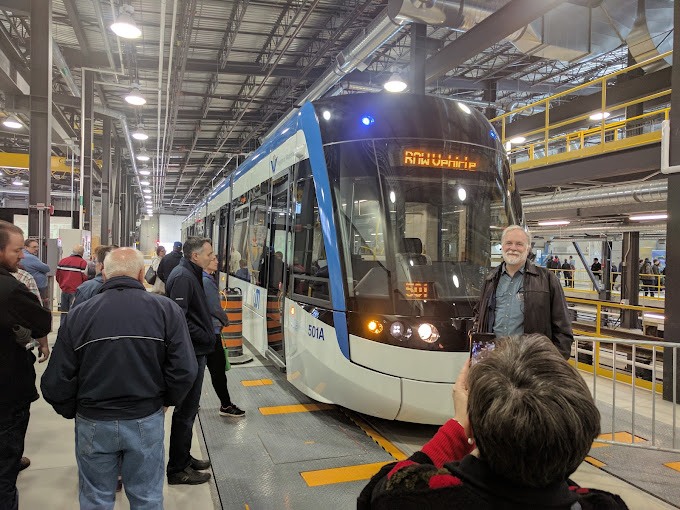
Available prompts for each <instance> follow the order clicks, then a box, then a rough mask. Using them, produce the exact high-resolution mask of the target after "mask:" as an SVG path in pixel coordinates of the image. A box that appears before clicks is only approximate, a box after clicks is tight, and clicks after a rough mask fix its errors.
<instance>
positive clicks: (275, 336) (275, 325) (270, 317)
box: [267, 295, 283, 349]
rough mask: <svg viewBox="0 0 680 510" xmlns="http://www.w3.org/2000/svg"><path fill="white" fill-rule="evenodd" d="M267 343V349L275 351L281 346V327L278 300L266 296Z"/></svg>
mask: <svg viewBox="0 0 680 510" xmlns="http://www.w3.org/2000/svg"><path fill="white" fill-rule="evenodd" d="M267 343H268V344H269V347H272V348H274V349H277V348H279V347H281V345H282V344H283V327H282V324H281V309H280V307H279V298H278V296H275V295H268V296H267Z"/></svg>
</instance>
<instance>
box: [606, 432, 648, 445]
mask: <svg viewBox="0 0 680 510" xmlns="http://www.w3.org/2000/svg"><path fill="white" fill-rule="evenodd" d="M597 438H598V439H605V440H607V441H617V442H619V443H632V442H633V441H631V439H632V436H631V435H630V432H614V435H613V437H612V434H600V435H599V436H597ZM645 441H647V440H646V439H645V438H643V437H640V436H635V442H636V443H644V442H645ZM603 446H611V445H609V444H607V443H598V442H597V439H596V440H595V442H594V443H593V448H602V447H603Z"/></svg>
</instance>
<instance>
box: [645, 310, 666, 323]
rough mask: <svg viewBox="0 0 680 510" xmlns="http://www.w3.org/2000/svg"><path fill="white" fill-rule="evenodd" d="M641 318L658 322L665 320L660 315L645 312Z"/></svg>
mask: <svg viewBox="0 0 680 510" xmlns="http://www.w3.org/2000/svg"><path fill="white" fill-rule="evenodd" d="M643 316H644V318H645V319H658V320H661V321H663V320H666V317H665V316H663V315H661V314H660V313H647V312H645V313H644V314H643Z"/></svg>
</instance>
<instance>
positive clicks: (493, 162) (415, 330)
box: [183, 94, 522, 424]
mask: <svg viewBox="0 0 680 510" xmlns="http://www.w3.org/2000/svg"><path fill="white" fill-rule="evenodd" d="M521 222H522V212H521V204H520V200H519V194H518V192H517V190H516V189H515V187H514V181H513V179H512V176H511V173H510V168H509V165H508V162H507V158H506V155H505V153H504V151H503V147H502V146H501V143H500V140H499V137H498V135H497V133H496V131H495V130H494V129H493V127H492V126H491V124H489V122H488V121H487V120H486V119H485V118H484V116H483V115H481V114H480V113H479V112H477V111H476V110H474V109H471V108H469V107H468V106H467V105H465V104H463V103H458V102H456V101H453V100H448V99H443V98H438V97H432V96H417V95H409V94H396V95H392V94H358V95H346V96H340V97H333V98H329V99H323V100H319V101H315V102H312V103H306V104H304V105H303V106H302V107H301V108H300V109H299V111H298V112H297V113H296V115H295V116H294V117H293V118H292V119H290V120H289V121H288V122H287V123H285V124H284V125H282V126H281V127H280V128H279V129H278V130H277V132H276V133H274V134H273V135H272V136H271V137H270V138H269V139H268V140H267V141H266V142H265V143H264V144H263V145H262V146H261V147H260V148H259V149H258V150H257V151H255V152H253V153H252V154H251V155H250V156H249V157H248V158H247V159H246V160H245V161H244V162H243V163H242V164H241V165H240V166H239V167H238V168H237V169H236V170H235V171H234V172H233V173H232V174H231V175H230V176H229V177H228V178H227V179H226V180H225V182H223V183H222V184H220V185H219V186H218V187H217V188H216V189H215V190H214V191H213V192H212V193H211V194H210V195H209V196H207V197H206V198H205V200H203V201H202V202H201V203H200V204H199V205H197V207H196V208H195V209H194V211H193V212H192V213H191V214H190V215H189V216H188V217H187V219H186V220H185V222H184V223H183V235H184V236H185V237H186V236H190V235H203V236H206V237H210V238H211V239H212V240H213V245H214V246H215V251H216V252H217V253H218V257H219V260H220V270H221V272H222V274H221V281H222V286H225V285H227V286H229V287H239V288H240V289H241V291H242V293H243V336H244V338H245V339H246V340H247V341H248V342H249V343H250V344H251V345H252V346H253V347H254V348H255V349H256V350H257V351H259V353H260V354H262V355H264V356H267V357H269V358H271V359H272V360H274V361H275V362H276V363H277V364H278V365H279V366H280V367H281V368H284V367H285V370H286V373H287V378H288V380H289V381H290V382H291V383H292V384H294V385H295V386H296V387H297V388H298V389H300V390H301V391H302V392H304V393H305V394H307V395H308V396H310V397H312V398H314V399H316V400H318V401H321V402H330V403H334V404H338V405H341V406H344V407H347V408H349V409H352V410H355V411H359V412H362V413H366V414H369V415H372V416H377V417H380V418H385V419H396V420H402V421H407V422H415V423H428V424H440V423H443V422H444V421H445V420H446V419H448V418H450V417H451V416H452V412H453V403H452V399H451V390H452V386H453V383H454V381H455V378H456V376H457V374H458V371H459V369H460V367H461V366H462V364H463V362H464V361H465V360H466V359H467V357H468V336H467V332H468V331H469V329H470V328H471V326H472V316H473V308H474V306H475V304H476V303H477V301H478V299H479V294H480V291H481V288H482V284H483V281H484V277H485V275H486V274H487V272H488V270H489V269H488V268H489V266H490V261H491V254H492V251H495V253H496V254H498V252H497V249H498V245H499V243H500V235H501V232H502V230H503V228H504V227H506V226H507V225H508V224H512V223H521ZM237 259H241V264H242V265H243V264H244V265H245V267H244V269H247V272H248V275H249V276H248V281H244V280H242V279H238V278H236V277H234V275H233V273H234V270H235V269H237V268H238V267H239V260H237Z"/></svg>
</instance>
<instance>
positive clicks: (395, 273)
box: [325, 139, 516, 314]
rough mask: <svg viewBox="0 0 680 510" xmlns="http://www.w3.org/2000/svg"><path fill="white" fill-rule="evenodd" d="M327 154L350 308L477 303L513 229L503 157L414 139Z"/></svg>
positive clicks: (403, 309) (349, 145)
mask: <svg viewBox="0 0 680 510" xmlns="http://www.w3.org/2000/svg"><path fill="white" fill-rule="evenodd" d="M325 154H326V160H327V164H328V169H329V172H330V174H331V176H332V182H333V188H334V193H335V197H334V199H335V201H336V210H337V214H338V216H339V224H340V229H341V234H342V235H341V239H342V240H343V242H342V244H343V245H342V246H341V247H340V249H341V251H342V255H343V259H344V262H345V270H346V277H347V288H348V290H349V298H350V299H349V303H348V305H349V307H350V309H353V310H355V311H359V310H366V309H367V308H368V309H372V308H374V306H372V305H376V306H377V307H379V308H380V309H381V310H384V311H387V310H390V309H391V310H392V313H409V314H412V313H417V314H428V311H434V310H433V308H432V307H435V306H437V304H439V305H442V304H445V303H447V304H448V305H449V306H450V305H451V304H452V303H456V302H459V303H461V302H466V303H471V302H474V301H477V300H478V299H479V295H480V292H481V288H482V283H483V280H484V277H485V275H486V274H487V271H488V268H489V267H490V265H491V256H492V251H494V250H495V249H496V248H497V246H498V244H499V243H500V234H501V232H502V230H503V228H505V227H506V226H507V225H508V224H509V223H510V222H511V221H516V218H514V214H513V212H512V211H513V208H512V207H511V205H510V204H509V203H508V201H509V199H508V197H509V196H511V194H510V193H508V192H507V189H506V186H505V184H504V179H503V164H504V163H503V159H502V157H501V155H499V154H498V153H496V152H495V151H492V150H490V149H488V148H484V147H480V146H476V145H468V144H461V143H456V142H442V141H431V140H416V139H389V140H385V139H381V140H362V141H352V142H344V143H336V144H332V145H327V146H326V147H325ZM428 303H429V304H428Z"/></svg>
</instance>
